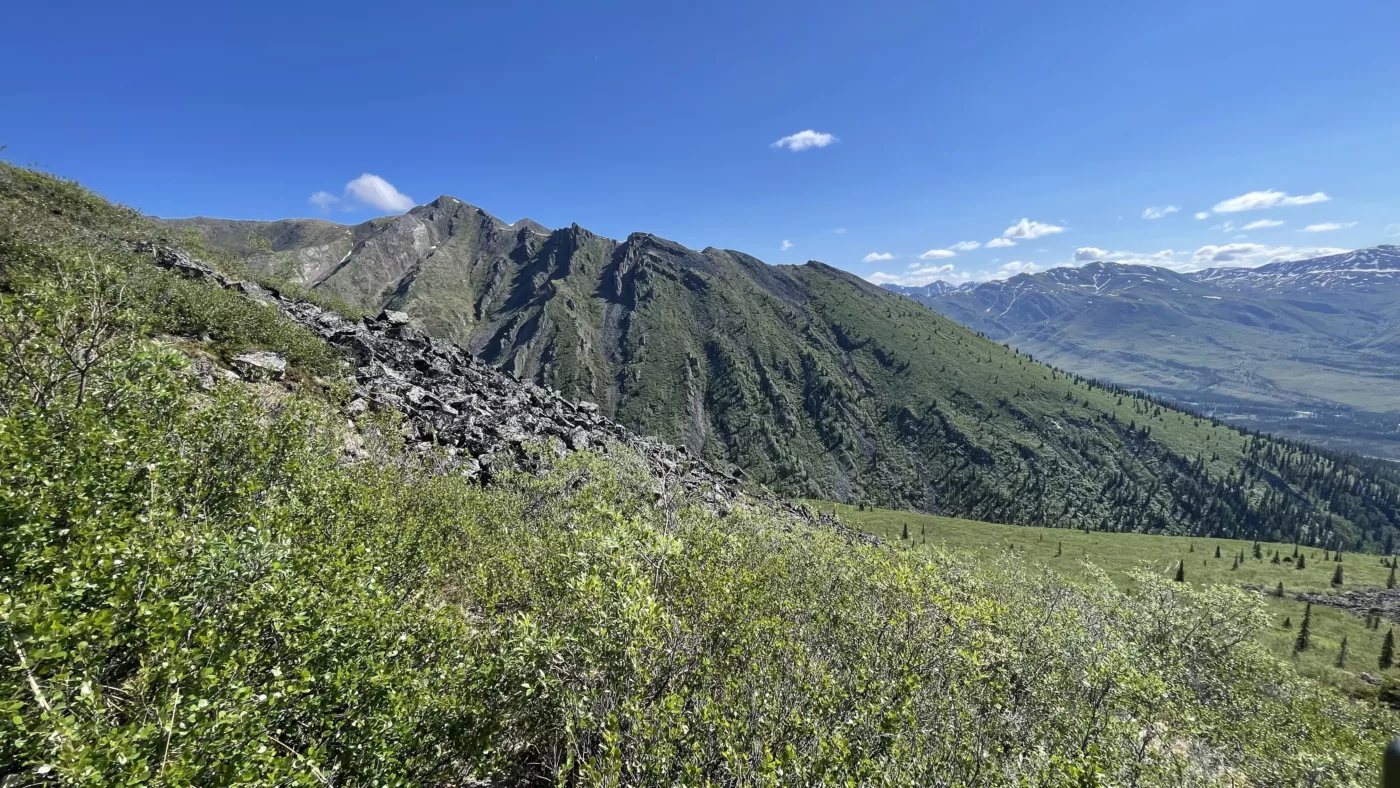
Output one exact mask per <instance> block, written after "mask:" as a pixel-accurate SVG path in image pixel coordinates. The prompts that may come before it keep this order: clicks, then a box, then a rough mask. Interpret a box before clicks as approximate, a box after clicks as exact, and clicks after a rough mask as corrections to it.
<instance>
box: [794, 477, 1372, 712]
mask: <svg viewBox="0 0 1400 788" xmlns="http://www.w3.org/2000/svg"><path fill="white" fill-rule="evenodd" d="M811 505H812V506H813V507H814V508H817V509H820V510H822V511H829V512H835V513H836V514H837V515H838V516H840V517H841V519H843V520H845V521H846V522H848V523H851V524H852V525H854V526H856V527H858V528H860V529H861V530H864V531H866V532H867V533H871V534H875V535H877V536H880V537H883V538H885V539H886V540H888V541H889V542H890V543H891V544H897V545H900V546H902V547H905V548H906V549H913V550H915V551H929V552H931V553H940V552H941V551H943V550H948V549H951V550H956V551H959V552H965V553H968V554H971V555H974V556H977V558H978V559H979V560H982V561H995V560H998V559H1000V558H1002V557H1004V556H1008V555H1010V556H1015V557H1016V559H1017V560H1022V561H1026V562H1029V563H1032V564H1036V565H1040V566H1045V567H1048V568H1051V569H1054V570H1055V571H1057V572H1060V573H1063V574H1065V575H1067V576H1070V577H1075V578H1081V579H1092V578H1093V577H1095V576H1096V573H1097V571H1098V570H1103V571H1105V572H1107V576H1108V577H1109V578H1110V579H1111V580H1112V581H1113V582H1115V583H1117V584H1119V585H1120V586H1123V587H1125V588H1128V587H1131V586H1132V585H1133V584H1134V582H1135V581H1134V578H1133V573H1134V572H1135V570H1146V571H1148V572H1151V573H1153V574H1155V575H1157V576H1160V577H1163V578H1174V577H1175V575H1176V571H1177V568H1178V565H1179V564H1181V563H1182V562H1184V566H1183V569H1184V574H1185V579H1186V582H1187V583H1190V584H1192V585H1195V586H1200V587H1210V586H1215V585H1228V586H1236V587H1242V586H1251V587H1253V588H1256V589H1262V590H1263V592H1264V593H1263V594H1262V596H1261V598H1262V599H1263V601H1264V603H1265V605H1266V607H1267V610H1268V622H1269V623H1268V625H1267V626H1266V627H1264V628H1263V629H1261V630H1260V632H1259V638H1258V639H1259V642H1260V643H1262V644H1263V645H1265V646H1267V647H1268V648H1269V650H1270V651H1272V652H1273V653H1274V654H1275V655H1276V656H1278V657H1279V658H1280V659H1285V660H1288V661H1290V662H1292V663H1293V664H1294V666H1295V667H1296V668H1297V669H1298V670H1299V671H1301V672H1302V673H1304V674H1306V675H1309V676H1312V677H1314V678H1317V679H1319V680H1321V681H1325V682H1327V683H1329V684H1333V685H1336V686H1338V687H1341V688H1343V689H1344V690H1345V691H1347V692H1348V693H1350V694H1353V695H1356V696H1358V697H1367V698H1374V697H1376V695H1377V693H1378V692H1379V691H1380V689H1381V682H1382V681H1384V683H1385V684H1386V685H1387V686H1389V687H1391V688H1390V690H1389V692H1390V693H1392V695H1393V697H1394V698H1396V699H1400V668H1390V669H1387V670H1381V669H1380V668H1379V666H1378V662H1377V660H1378V657H1379V656H1380V652H1381V647H1382V643H1383V641H1384V639H1385V635H1386V633H1387V632H1388V631H1389V630H1390V628H1391V627H1392V626H1394V623H1393V622H1389V621H1386V622H1383V626H1382V627H1381V628H1379V629H1371V628H1368V627H1367V626H1366V625H1365V620H1364V618H1363V617H1360V616H1357V615H1355V614H1352V613H1349V612H1346V611H1343V610H1338V609H1336V608H1332V607H1325V606H1321V605H1314V606H1313V608H1312V626H1311V633H1312V643H1311V645H1310V647H1309V648H1307V649H1305V650H1303V651H1301V652H1299V651H1297V650H1296V648H1295V647H1296V640H1297V634H1298V626H1299V625H1300V623H1301V622H1302V620H1303V614H1304V610H1305V607H1306V605H1305V604H1304V603H1303V602H1300V601H1298V600H1296V599H1294V598H1293V595H1294V594H1297V593H1299V592H1307V593H1344V592H1346V591H1360V590H1366V589H1384V588H1386V586H1387V582H1388V580H1389V578H1390V575H1391V570H1390V568H1389V567H1388V566H1385V565H1383V564H1382V561H1381V559H1379V558H1378V557H1377V556H1375V555H1370V554H1364V553H1352V552H1346V551H1343V552H1342V555H1341V561H1340V562H1338V561H1336V560H1335V558H1336V554H1335V553H1331V552H1328V551H1323V550H1320V549H1315V548H1302V549H1301V550H1299V549H1298V548H1297V546H1296V545H1294V544H1291V543H1280V542H1260V543H1259V548H1260V553H1261V557H1260V558H1255V557H1254V542H1251V541H1247V540H1240V539H1211V538H1201V537H1179V536H1163V535H1157V534H1134V533H1123V534H1117V533H1113V534H1110V533H1098V532H1094V533H1085V532H1083V531H1078V530H1070V529H1063V528H1026V527H1022V526H1015V525H999V524H996V523H983V522H974V521H971V520H958V519H953V518H947V517H934V516H929V515H923V514H918V513H910V512H896V511H889V510H881V509H869V510H861V509H858V508H856V507H852V506H846V505H842V504H833V503H828V502H820V501H813V502H811ZM906 528H907V530H908V533H909V539H908V540H905V539H904V533H905V530H906ZM1217 549H1218V550H1219V553H1220V555H1219V557H1216V550H1217ZM1295 551H1297V552H1298V554H1299V555H1301V556H1303V557H1304V558H1305V562H1304V564H1305V565H1304V567H1303V568H1302V569H1298V568H1297V563H1296V560H1295V559H1294V557H1293V556H1294V554H1295ZM1275 552H1277V553H1279V555H1280V561H1279V563H1273V561H1272V556H1273V554H1274V553H1275ZM1241 554H1242V555H1243V556H1244V560H1242V561H1239V562H1238V564H1237V562H1236V559H1237V558H1238V557H1239V556H1240V555H1241ZM1283 559H1287V560H1283ZM1339 565H1340V566H1341V567H1342V569H1343V583H1342V584H1341V585H1339V586H1334V585H1332V580H1333V577H1334V573H1335V572H1336V569H1337V567H1338V566H1339ZM1280 583H1282V584H1283V587H1284V596H1283V597H1282V598H1278V597H1276V596H1274V592H1275V591H1276V590H1277V587H1278V585H1279V584H1280ZM1285 620H1288V621H1289V622H1290V624H1291V626H1290V627H1289V628H1285V627H1284V626H1283V622H1284V621H1285ZM1344 637H1345V638H1346V639H1347V654H1348V658H1347V661H1346V663H1345V664H1344V665H1342V666H1338V665H1337V658H1338V655H1339V651H1340V648H1341V641H1342V638H1344ZM1363 675H1364V676H1367V677H1368V678H1369V680H1367V679H1366V678H1363Z"/></svg>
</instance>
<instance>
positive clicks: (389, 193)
mask: <svg viewBox="0 0 1400 788" xmlns="http://www.w3.org/2000/svg"><path fill="white" fill-rule="evenodd" d="M307 199H308V201H309V202H310V203H311V204H312V205H314V206H316V207H317V208H319V209H320V210H321V212H323V213H325V212H328V211H330V209H331V208H332V207H333V206H335V205H340V206H341V207H342V208H344V209H345V210H347V211H353V210H355V209H357V208H374V209H375V210H380V211H388V212H391V213H403V212H404V211H407V210H408V209H409V208H412V207H413V198H412V197H409V196H408V195H407V194H404V193H403V192H401V191H399V190H398V189H395V188H394V184H392V183H389V182H388V181H386V180H384V179H383V178H381V177H379V176H378V175H374V174H372V173H368V172H367V173H365V174H364V175H361V176H360V177H358V178H356V179H354V180H353V181H350V182H349V183H347V184H345V190H344V191H343V192H341V195H340V196H339V197H337V196H336V195H334V194H331V193H330V192H328V191H318V192H316V193H315V194H313V195H311V196H310V197H309V198H307Z"/></svg>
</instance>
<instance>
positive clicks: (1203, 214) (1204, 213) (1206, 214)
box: [1196, 211, 1210, 219]
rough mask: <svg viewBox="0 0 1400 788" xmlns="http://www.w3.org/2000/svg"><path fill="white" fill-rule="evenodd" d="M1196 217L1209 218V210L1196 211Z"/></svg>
mask: <svg viewBox="0 0 1400 788" xmlns="http://www.w3.org/2000/svg"><path fill="white" fill-rule="evenodd" d="M1196 218H1197V219H1209V218H1210V211H1196Z"/></svg>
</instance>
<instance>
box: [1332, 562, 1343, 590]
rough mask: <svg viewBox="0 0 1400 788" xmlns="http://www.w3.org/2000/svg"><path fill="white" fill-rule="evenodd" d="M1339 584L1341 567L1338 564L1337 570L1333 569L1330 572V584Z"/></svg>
mask: <svg viewBox="0 0 1400 788" xmlns="http://www.w3.org/2000/svg"><path fill="white" fill-rule="evenodd" d="M1341 584H1342V568H1341V567H1340V566H1339V567H1337V571H1335V572H1333V573H1332V585H1334V586H1339V585H1341Z"/></svg>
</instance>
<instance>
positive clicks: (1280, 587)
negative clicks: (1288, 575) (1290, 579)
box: [1274, 580, 1283, 599]
mask: <svg viewBox="0 0 1400 788" xmlns="http://www.w3.org/2000/svg"><path fill="white" fill-rule="evenodd" d="M1274 596H1276V597H1278V598H1279V599H1283V581H1282V580H1280V581H1279V584H1278V588H1275V589H1274Z"/></svg>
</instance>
